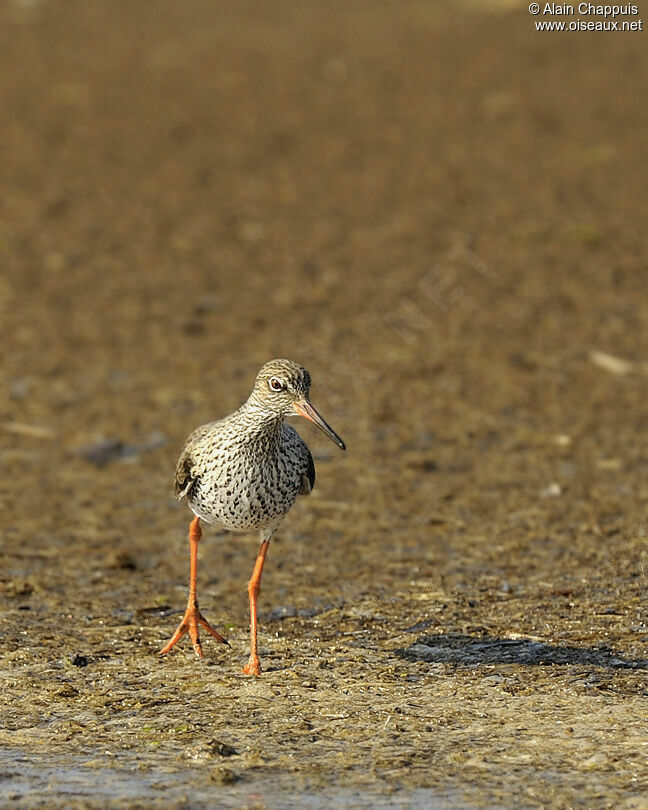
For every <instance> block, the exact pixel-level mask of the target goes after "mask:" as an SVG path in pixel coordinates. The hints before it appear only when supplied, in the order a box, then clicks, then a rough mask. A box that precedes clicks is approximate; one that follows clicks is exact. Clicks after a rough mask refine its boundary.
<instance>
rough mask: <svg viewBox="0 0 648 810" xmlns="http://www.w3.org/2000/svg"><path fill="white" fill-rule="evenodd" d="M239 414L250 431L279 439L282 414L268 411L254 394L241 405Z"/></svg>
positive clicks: (282, 420)
mask: <svg viewBox="0 0 648 810" xmlns="http://www.w3.org/2000/svg"><path fill="white" fill-rule="evenodd" d="M239 416H240V418H241V420H242V421H243V423H244V424H245V425H246V427H247V428H248V430H249V432H250V433H258V434H260V435H263V436H264V437H266V438H268V439H270V440H273V439H276V440H277V441H279V438H280V436H281V428H282V426H283V423H284V416H283V414H281V413H277V412H276V411H269V410H268V409H267V408H266V407H265V406H264V405H263V404H262V403H261V402H260V401H259V400H258V399H257V398H256V397H255V395H254V392H253V393H252V394H251V395H250V398H249V399H248V400H247V402H245V403H244V404H243V405H241V407H240V409H239Z"/></svg>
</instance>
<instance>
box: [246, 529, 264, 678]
mask: <svg viewBox="0 0 648 810" xmlns="http://www.w3.org/2000/svg"><path fill="white" fill-rule="evenodd" d="M269 545H270V540H264V541H263V543H261V548H260V549H259V554H258V555H257V558H256V562H255V563H254V571H252V576H251V577H250V581H249V582H248V594H249V597H250V636H251V642H250V660H249V661H248V663H247V665H246V666H245V667H243V672H244V673H245V674H246V675H260V674H261V664H260V662H259V654H258V648H257V596H258V595H259V591H260V589H261V588H260V586H261V572H262V571H263V563H264V562H265V558H266V553H267V551H268V546H269Z"/></svg>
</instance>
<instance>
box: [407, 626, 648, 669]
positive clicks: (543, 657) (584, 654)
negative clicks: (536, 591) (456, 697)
mask: <svg viewBox="0 0 648 810" xmlns="http://www.w3.org/2000/svg"><path fill="white" fill-rule="evenodd" d="M394 652H395V654H396V655H397V656H398V657H399V658H404V659H406V660H408V661H424V662H426V663H430V664H432V663H445V664H456V665H459V666H468V667H471V666H472V667H474V666H481V665H489V664H490V665H493V664H517V665H519V666H556V665H559V666H560V665H563V666H564V665H572V666H595V667H604V668H607V669H616V670H618V669H648V660H647V659H645V658H637V659H633V658H627V657H624V656H622V655H620V654H619V653H617V652H615V651H614V650H612V649H610V648H609V647H604V646H600V647H574V646H569V645H558V644H547V643H545V642H544V641H538V640H535V639H530V638H515V639H512V638H499V637H492V636H469V635H465V634H463V633H448V634H443V633H441V634H437V635H424V636H420V637H419V638H418V639H417V640H416V641H415V642H414V644H411V645H410V646H409V647H405V648H400V649H397V650H395V651H394Z"/></svg>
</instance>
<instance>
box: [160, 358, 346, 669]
mask: <svg viewBox="0 0 648 810" xmlns="http://www.w3.org/2000/svg"><path fill="white" fill-rule="evenodd" d="M310 386H311V376H310V374H309V373H308V371H307V370H306V369H305V368H304V367H303V366H302V365H300V364H299V363H295V362H293V361H291V360H283V359H277V360H271V361H270V362H268V363H266V364H265V365H264V366H262V368H261V370H260V371H259V373H258V374H257V376H256V379H255V382H254V387H253V388H252V392H251V394H250V396H249V397H248V399H247V400H246V401H245V402H244V403H243V405H241V407H240V408H239V409H238V410H237V411H234V413H232V414H230V415H229V416H226V417H225V418H224V419H220V420H218V421H216V422H210V423H208V424H206V425H202V426H201V427H199V428H197V429H196V430H194V431H193V433H191V434H190V436H189V437H188V439H187V441H186V443H185V445H184V448H183V450H182V452H181V453H180V457H179V458H178V463H177V465H176V472H175V493H176V496H177V498H178V500H180V501H182V500H184V501H186V503H187V504H188V506H189V508H190V509H191V511H192V512H193V518H192V520H191V523H190V525H189V552H190V554H189V557H190V564H189V598H188V601H187V609H186V611H185V614H184V616H183V618H182V621H181V622H180V624H179V625H178V627H177V628H176V630H175V632H174V634H173V635H172V637H171V639H170V640H169V642H168V643H167V644H166V645H165V646H164V647H163V648H162V649H161V650H160V651H159V654H160V655H165V654H166V653H168V652H169V650H171V648H172V647H174V646H175V645H176V644H177V642H178V641H180V639H181V638H182V637H183V636H184V635H185V634H187V633H189V637H190V639H191V641H192V643H193V648H194V651H195V653H196V654H197V655H198V656H201V657H202V656H203V650H202V645H201V642H200V637H199V627H202V628H203V629H204V630H206V631H207V633H209V634H210V635H212V636H213V637H214V638H215V639H217V640H218V641H220V642H222V643H223V644H227V645H228V646H229V642H228V641H227V640H226V639H225V638H224V637H223V636H222V635H221V634H220V633H219V632H218V631H217V630H215V629H214V628H213V627H212V626H211V625H210V624H209V622H208V621H207V620H206V619H205V617H204V616H203V614H202V613H201V611H200V608H199V605H198V593H197V572H198V543H199V541H200V538H201V536H202V529H201V527H200V522H201V521H203V522H204V523H207V524H213V525H214V526H216V527H218V528H220V529H223V530H226V531H230V532H251V531H257V532H258V533H259V540H260V543H261V545H260V548H259V552H258V554H257V558H256V561H255V564H254V568H253V571H252V576H251V577H250V580H249V582H248V598H249V603H250V657H249V660H248V663H247V664H246V666H245V667H244V668H243V673H244V674H246V675H261V664H260V661H259V654H258V643H257V599H258V595H259V591H260V583H261V573H262V571H263V565H264V563H265V559H266V555H267V552H268V547H269V545H270V540H271V538H272V537H273V535H274V534H275V532H276V531H277V528H278V527H279V525H280V523H281V522H282V520H283V519H284V517H285V516H286V515H287V513H288V512H289V510H290V508H291V507H292V505H293V504H294V503H295V501H296V500H297V497H298V496H299V495H309V494H310V493H311V491H312V489H313V487H314V485H315V464H314V462H313V457H312V455H311V453H310V450H309V449H308V447H307V446H306V443H305V442H304V440H303V439H302V438H301V436H300V435H299V433H297V431H296V430H295V429H294V428H293V427H292V426H290V425H288V424H286V420H287V419H288V418H289V417H291V416H302V417H304V418H306V419H308V420H309V421H311V422H313V423H314V424H315V425H317V427H318V428H319V429H320V430H321V431H323V433H324V434H325V435H326V436H328V437H329V439H331V440H332V441H333V442H334V443H335V444H336V445H337V446H338V447H339V448H340V449H341V450H345V449H346V446H345V444H344V442H343V441H342V439H341V438H340V437H339V436H338V435H337V433H336V432H335V431H334V430H333V429H332V428H331V427H330V426H329V425H328V424H327V423H326V422H325V421H324V419H323V418H322V417H321V416H320V414H319V413H318V412H317V410H316V409H315V408H314V407H313V405H312V404H311V401H310Z"/></svg>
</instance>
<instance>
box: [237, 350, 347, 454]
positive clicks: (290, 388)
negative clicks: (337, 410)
mask: <svg viewBox="0 0 648 810" xmlns="http://www.w3.org/2000/svg"><path fill="white" fill-rule="evenodd" d="M310 384H311V377H310V374H309V373H308V371H306V369H305V368H304V367H303V366H301V365H300V364H299V363H293V362H292V360H271V361H270V362H269V363H266V364H265V365H264V366H263V367H262V368H261V370H260V371H259V373H258V374H257V378H256V380H255V382H254V390H253V392H252V396H253V397H254V398H255V399H256V401H257V403H258V405H259V406H260V407H262V408H263V410H265V411H266V412H269V413H272V414H273V415H276V416H281V417H283V418H284V419H287V418H288V417H289V416H295V415H297V416H303V417H304V418H305V419H308V420H309V421H310V422H313V423H314V424H315V425H317V427H318V428H319V429H320V430H321V431H323V432H324V433H325V434H326V435H327V436H328V437H329V439H331V441H333V442H335V444H337V446H338V447H339V448H341V449H342V450H344V449H345V445H344V442H343V441H342V439H341V438H340V437H339V436H338V435H337V433H336V432H335V431H334V430H333V429H332V428H331V427H330V426H329V425H327V424H326V422H325V421H324V419H322V417H321V416H320V415H319V413H318V412H317V411H316V410H315V408H314V407H313V406H312V405H311V403H310V399H309V393H310Z"/></svg>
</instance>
